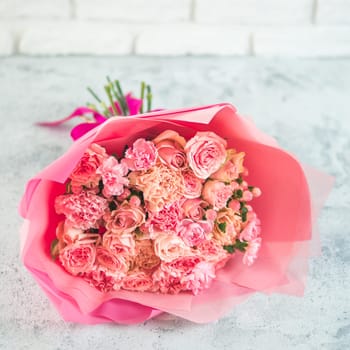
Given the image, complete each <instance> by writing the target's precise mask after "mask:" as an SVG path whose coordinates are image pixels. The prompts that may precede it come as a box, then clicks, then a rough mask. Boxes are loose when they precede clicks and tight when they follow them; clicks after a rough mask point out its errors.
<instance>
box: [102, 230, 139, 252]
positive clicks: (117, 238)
mask: <svg viewBox="0 0 350 350" xmlns="http://www.w3.org/2000/svg"><path fill="white" fill-rule="evenodd" d="M102 245H103V246H104V247H105V248H107V249H109V250H110V251H111V252H113V253H114V254H116V255H123V256H133V255H135V239H134V236H133V235H132V234H131V233H122V234H113V233H111V232H106V233H105V234H104V235H103V239H102Z"/></svg>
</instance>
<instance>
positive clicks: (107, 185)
mask: <svg viewBox="0 0 350 350" xmlns="http://www.w3.org/2000/svg"><path fill="white" fill-rule="evenodd" d="M96 173H97V174H100V175H101V177H102V182H103V186H104V187H103V192H102V193H103V195H104V196H105V197H111V196H119V195H121V194H122V193H123V192H124V186H127V185H128V184H129V180H128V178H127V177H125V176H126V175H127V174H128V168H127V166H126V165H125V164H123V163H119V162H118V160H117V159H116V158H115V157H108V158H107V159H105V160H104V161H103V163H102V165H100V166H99V168H98V169H97V170H96Z"/></svg>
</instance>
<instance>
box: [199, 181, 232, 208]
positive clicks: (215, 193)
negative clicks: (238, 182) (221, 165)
mask: <svg viewBox="0 0 350 350" xmlns="http://www.w3.org/2000/svg"><path fill="white" fill-rule="evenodd" d="M231 196H232V189H231V187H230V186H227V185H225V184H224V183H223V182H221V181H216V180H208V181H207V182H206V183H205V184H204V187H203V191H202V197H203V199H204V200H205V201H207V202H208V203H209V204H210V205H212V206H213V207H214V209H215V210H220V209H222V208H224V207H226V203H227V201H228V200H229V198H230V197H231Z"/></svg>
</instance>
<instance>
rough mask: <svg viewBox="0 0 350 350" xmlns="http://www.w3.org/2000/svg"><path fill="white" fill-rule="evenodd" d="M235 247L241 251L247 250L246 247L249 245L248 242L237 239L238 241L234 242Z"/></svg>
mask: <svg viewBox="0 0 350 350" xmlns="http://www.w3.org/2000/svg"><path fill="white" fill-rule="evenodd" d="M234 247H235V249H238V250H239V251H241V252H245V250H246V248H247V247H248V242H246V241H240V240H239V239H237V241H236V243H235V244H234Z"/></svg>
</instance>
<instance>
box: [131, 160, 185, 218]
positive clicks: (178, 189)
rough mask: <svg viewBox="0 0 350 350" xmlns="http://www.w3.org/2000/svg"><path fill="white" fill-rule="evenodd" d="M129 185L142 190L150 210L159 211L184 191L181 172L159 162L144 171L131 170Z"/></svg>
mask: <svg viewBox="0 0 350 350" xmlns="http://www.w3.org/2000/svg"><path fill="white" fill-rule="evenodd" d="M129 180H130V185H131V186H134V187H135V188H136V189H138V190H140V191H142V192H143V197H144V199H145V201H146V202H147V208H148V210H150V211H156V212H158V211H160V210H162V209H163V207H164V206H165V205H167V204H171V203H173V202H176V201H177V200H179V199H180V198H181V197H182V195H183V193H184V180H183V177H182V174H181V172H179V171H175V170H172V169H170V168H169V167H167V166H166V165H163V164H159V165H157V166H155V167H153V168H152V169H150V170H148V171H146V172H131V173H130V174H129Z"/></svg>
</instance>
